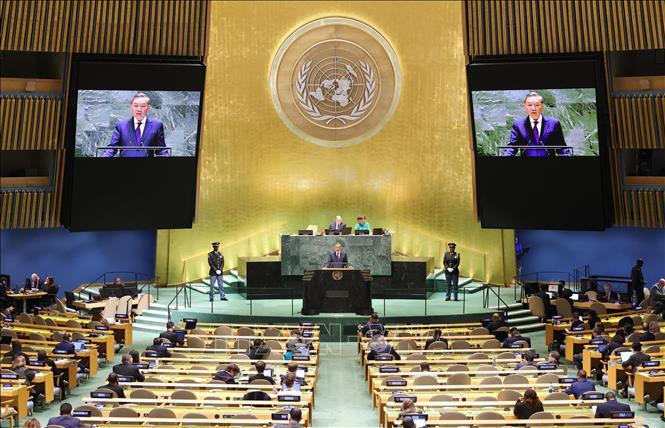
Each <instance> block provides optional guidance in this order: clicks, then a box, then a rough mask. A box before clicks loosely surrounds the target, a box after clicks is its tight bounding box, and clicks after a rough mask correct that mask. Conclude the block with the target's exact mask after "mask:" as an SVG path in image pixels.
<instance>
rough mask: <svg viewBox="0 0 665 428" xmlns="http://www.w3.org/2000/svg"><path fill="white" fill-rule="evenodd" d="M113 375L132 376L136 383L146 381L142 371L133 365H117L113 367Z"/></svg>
mask: <svg viewBox="0 0 665 428" xmlns="http://www.w3.org/2000/svg"><path fill="white" fill-rule="evenodd" d="M113 373H116V374H119V375H120V376H131V377H133V378H134V380H135V381H136V382H143V381H144V380H145V376H143V373H141V370H139V369H138V367H134V366H133V365H131V364H116V365H115V366H113Z"/></svg>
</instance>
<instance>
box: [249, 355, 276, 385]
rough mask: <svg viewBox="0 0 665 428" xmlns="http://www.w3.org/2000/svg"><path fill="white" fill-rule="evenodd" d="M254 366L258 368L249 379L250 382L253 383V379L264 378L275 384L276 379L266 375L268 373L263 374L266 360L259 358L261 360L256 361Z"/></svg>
mask: <svg viewBox="0 0 665 428" xmlns="http://www.w3.org/2000/svg"><path fill="white" fill-rule="evenodd" d="M254 367H255V368H256V374H255V375H252V376H250V377H249V379H248V380H247V382H248V383H252V381H253V380H256V379H264V380H267V381H268V382H270V383H271V384H272V385H274V384H275V379H273V378H272V377H270V376H266V375H264V374H263V372H264V371H265V369H266V363H265V361H261V360H259V361H257V362H255V363H254Z"/></svg>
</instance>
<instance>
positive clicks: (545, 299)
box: [534, 290, 556, 318]
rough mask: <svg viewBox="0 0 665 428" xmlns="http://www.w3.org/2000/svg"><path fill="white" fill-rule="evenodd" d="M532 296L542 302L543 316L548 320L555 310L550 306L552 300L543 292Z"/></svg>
mask: <svg viewBox="0 0 665 428" xmlns="http://www.w3.org/2000/svg"><path fill="white" fill-rule="evenodd" d="M534 296H536V297H540V299H541V300H542V301H543V306H545V315H546V316H547V318H550V317H551V316H552V315H554V314H555V313H556V308H555V307H554V306H553V305H552V300H551V299H550V296H549V294H547V293H545V292H544V291H543V290H540V291H538V292H537V293H534Z"/></svg>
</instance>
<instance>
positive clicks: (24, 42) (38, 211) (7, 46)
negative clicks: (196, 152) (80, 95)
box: [0, 0, 210, 228]
mask: <svg viewBox="0 0 665 428" xmlns="http://www.w3.org/2000/svg"><path fill="white" fill-rule="evenodd" d="M209 8H210V4H209V2H208V1H206V0H151V1H136V0H104V1H98V0H87V1H73V0H60V1H52V0H41V1H39V0H36V1H24V0H1V1H0V50H6V51H24V52H64V53H68V54H72V53H91V54H123V55H160V56H183V57H200V58H202V57H205V56H206V42H207V34H206V32H207V30H208V28H207V26H208V18H209V16H208V15H209V12H210V11H209ZM63 74H64V75H68V70H64V71H63ZM4 80H5V79H3V91H4V92H7V90H6V88H4V86H5V85H4V83H7V82H5V81H4ZM15 80H16V79H15ZM19 80H21V79H19ZM23 80H26V79H22V80H21V81H18V80H17V82H13V83H17V84H18V85H19V86H17V87H16V88H15V89H17V88H18V89H20V90H21V91H23V90H24V82H23ZM65 86H66V85H65ZM10 89H11V88H10ZM63 89H65V90H66V88H58V92H60V91H61V90H63ZM35 90H37V89H35ZM65 105H66V99H64V100H63V97H62V96H57V95H56V96H31V95H24V94H20V95H18V94H13V95H9V94H7V95H3V96H1V97H0V132H1V135H0V137H1V138H2V140H1V142H0V149H1V150H55V151H56V160H55V165H54V167H53V176H52V180H53V181H52V183H51V186H52V190H37V189H35V190H31V189H25V190H7V191H2V192H0V199H1V200H0V203H1V204H2V208H1V213H0V227H1V228H33V227H56V226H60V221H59V216H60V206H61V200H62V184H63V175H64V174H63V172H64V162H65V149H64V133H63V129H64V120H65V118H64V114H65V109H64V106H65Z"/></svg>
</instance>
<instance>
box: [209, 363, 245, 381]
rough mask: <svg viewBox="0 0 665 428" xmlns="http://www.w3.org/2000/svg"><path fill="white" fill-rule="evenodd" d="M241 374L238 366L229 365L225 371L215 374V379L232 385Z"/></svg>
mask: <svg viewBox="0 0 665 428" xmlns="http://www.w3.org/2000/svg"><path fill="white" fill-rule="evenodd" d="M239 374H240V367H238V365H237V364H229V365H227V366H226V367H225V368H224V370H220V371H218V372H217V373H215V376H214V377H213V379H215V380H221V381H222V382H224V383H228V384H232V383H238V382H236V377H237V376H238V375H239Z"/></svg>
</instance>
